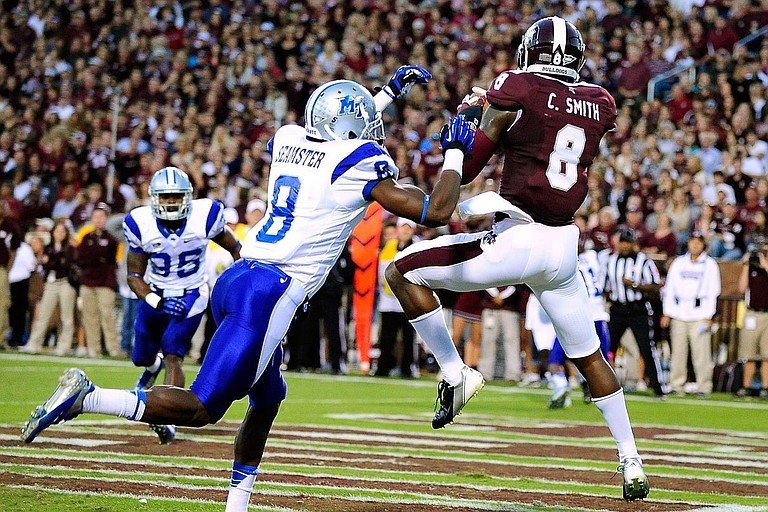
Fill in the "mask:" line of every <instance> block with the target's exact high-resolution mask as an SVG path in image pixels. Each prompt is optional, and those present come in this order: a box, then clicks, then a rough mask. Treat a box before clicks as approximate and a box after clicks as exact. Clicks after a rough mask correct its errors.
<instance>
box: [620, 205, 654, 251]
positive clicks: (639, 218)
mask: <svg viewBox="0 0 768 512" xmlns="http://www.w3.org/2000/svg"><path fill="white" fill-rule="evenodd" d="M639 202H640V201H639V198H638V197H637V196H632V197H631V198H630V202H629V203H628V204H627V219H626V221H625V222H624V224H622V225H620V226H619V227H618V229H619V230H621V229H622V228H628V229H631V230H632V231H633V232H634V233H635V238H636V239H637V240H644V239H645V237H647V236H648V228H647V227H646V226H645V222H644V219H643V209H642V207H641V206H640V205H639V204H638V203H639Z"/></svg>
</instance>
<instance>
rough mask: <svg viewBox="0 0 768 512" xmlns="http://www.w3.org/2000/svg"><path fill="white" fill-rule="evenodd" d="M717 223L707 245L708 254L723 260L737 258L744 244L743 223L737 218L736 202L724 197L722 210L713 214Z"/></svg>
mask: <svg viewBox="0 0 768 512" xmlns="http://www.w3.org/2000/svg"><path fill="white" fill-rule="evenodd" d="M715 219H716V221H717V225H716V227H715V236H714V237H712V242H711V244H710V247H709V255H710V256H712V257H713V258H722V259H724V260H738V259H739V258H741V256H742V255H743V254H744V251H745V249H746V247H745V245H744V234H745V229H744V224H743V223H742V222H741V221H740V220H739V218H738V215H737V210H736V202H735V201H734V200H733V199H726V200H725V201H724V204H723V211H722V212H721V213H720V214H715Z"/></svg>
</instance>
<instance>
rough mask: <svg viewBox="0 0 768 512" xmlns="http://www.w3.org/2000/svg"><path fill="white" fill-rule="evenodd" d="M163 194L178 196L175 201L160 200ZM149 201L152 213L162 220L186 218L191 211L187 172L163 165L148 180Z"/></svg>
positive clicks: (190, 187)
mask: <svg viewBox="0 0 768 512" xmlns="http://www.w3.org/2000/svg"><path fill="white" fill-rule="evenodd" d="M163 195H176V196H180V198H179V199H178V200H177V201H174V202H168V201H167V200H163V201H162V202H161V201H160V197H161V196H163ZM149 203H150V205H151V206H152V213H153V214H154V216H155V217H157V218H158V219H162V220H181V219H186V218H187V216H189V213H190V212H191V211H192V183H191V182H190V181H189V177H188V176H187V173H185V172H184V171H182V170H181V169H179V168H178V167H163V168H162V169H160V170H159V171H157V172H156V173H155V174H154V175H153V176H152V179H151V180H150V182H149Z"/></svg>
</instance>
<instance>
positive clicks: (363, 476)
mask: <svg viewBox="0 0 768 512" xmlns="http://www.w3.org/2000/svg"><path fill="white" fill-rule="evenodd" d="M71 366H79V367H80V368H82V369H84V370H85V371H86V372H87V373H88V375H89V377H90V378H91V379H92V380H93V381H95V382H96V383H97V384H98V385H100V386H102V387H117V388H129V387H131V386H132V385H133V384H134V382H135V379H136V377H137V375H138V372H137V371H136V369H135V368H133V367H132V366H131V364H130V363H128V362H125V361H113V360H107V359H104V360H86V359H74V358H72V359H63V358H55V357H48V356H27V355H20V354H15V353H2V354H0V369H1V372H0V375H2V385H1V387H0V389H2V391H3V392H2V395H1V396H0V511H7V512H21V511H25V512H26V511H29V510H49V511H64V512H68V511H72V512H74V511H78V512H81V511H92V512H96V511H104V512H106V511H109V512H111V511H115V512H123V511H152V512H162V511H213V510H224V505H223V504H224V502H225V500H226V492H227V485H228V480H229V470H230V467H231V457H232V446H231V445H232V439H233V436H234V433H235V430H236V428H237V425H238V423H239V420H240V418H242V415H243V413H244V411H245V406H246V403H245V401H241V402H238V403H236V404H235V405H233V406H232V408H231V409H230V410H229V412H228V413H227V415H226V417H225V418H224V420H222V421H221V422H219V424H217V425H213V426H209V427H206V428H203V429H191V428H180V429H179V433H178V437H177V441H176V442H175V443H173V444H171V445H167V446H161V445H159V444H158V443H157V439H156V436H155V435H154V433H152V432H151V431H149V429H148V428H147V427H146V426H145V425H143V424H139V423H131V422H128V421H126V420H121V419H115V418H112V417H107V416H100V415H86V416H81V417H80V418H77V419H75V420H73V421H71V422H68V423H65V424H61V425H56V426H53V427H51V428H50V429H48V430H47V431H45V432H43V433H42V434H41V436H39V437H38V439H36V440H35V441H34V442H33V443H32V444H29V445H26V444H24V443H22V442H21V441H19V440H18V434H19V432H20V429H21V426H22V424H23V423H24V421H25V420H26V418H27V415H28V414H29V412H30V411H31V410H32V409H33V408H34V407H35V406H36V405H38V404H39V403H42V402H43V401H44V400H45V399H46V398H47V397H48V395H49V394H50V393H51V391H52V390H53V388H54V387H55V385H56V381H57V378H58V376H59V375H60V374H61V373H62V372H63V371H64V370H65V369H67V368H69V367H71ZM196 370H197V367H194V366H190V367H188V368H187V378H188V383H189V382H191V381H192V378H193V377H194V372H195V371H196ZM286 379H287V380H288V385H289V391H288V393H289V396H288V399H287V400H286V402H285V403H284V404H283V408H282V410H281V412H280V415H279V416H278V419H277V422H276V424H275V428H274V429H273V434H272V436H271V437H270V440H269V442H268V444H267V453H266V454H265V457H264V462H263V463H262V466H261V474H260V476H259V480H258V481H257V483H256V486H255V488H254V493H253V495H252V497H251V510H259V511H261V510H264V511H352V512H354V511H370V512H373V511H376V512H379V511H394V512H398V511H403V512H404V511H409V512H413V511H416V512H421V511H430V512H431V511H435V512H437V511H438V510H439V511H446V510H448V511H458V510H466V511H470V510H494V511H545V510H546V511H566V510H584V511H602V510H609V511H613V510H616V511H622V510H652V511H675V510H685V511H768V402H764V401H763V402H761V401H758V400H757V399H752V400H747V401H737V400H734V399H732V398H731V397H730V396H726V395H717V394H716V395H714V396H713V397H712V398H710V399H708V400H699V399H695V398H690V399H684V398H671V399H670V400H668V401H667V402H659V401H657V400H655V399H653V398H652V397H650V396H644V395H629V396H628V398H627V404H628V408H629V412H630V416H631V418H632V420H633V424H634V426H635V433H636V436H637V438H638V445H639V448H640V451H641V454H642V456H643V458H644V460H645V464H646V470H647V472H648V474H649V478H650V482H651V488H652V489H651V495H650V496H649V499H647V500H645V501H644V502H633V503H626V502H624V501H623V500H622V499H621V475H615V469H616V462H617V461H616V449H615V445H614V443H613V441H612V439H611V438H610V435H609V433H608V429H607V427H605V425H604V423H603V421H602V417H601V416H600V414H599V412H598V410H597V409H596V408H595V407H594V406H593V405H586V404H583V403H581V400H580V397H579V396H578V395H576V396H574V404H573V407H571V408H568V409H564V410H548V409H547V407H546V401H547V397H548V390H546V389H528V388H519V387H510V386H506V385H497V384H495V383H491V384H488V385H486V387H485V388H484V389H483V390H482V391H481V393H480V394H479V395H478V396H477V398H475V399H474V400H473V401H472V402H471V403H470V404H469V405H468V406H467V408H466V410H465V413H464V414H463V415H462V416H460V417H459V418H458V420H457V422H456V423H455V424H453V425H451V426H449V427H448V428H446V429H444V430H441V431H434V430H432V429H431V427H430V424H429V421H430V418H431V416H432V407H433V402H434V398H435V389H436V381H435V379H434V377H433V376H428V377H423V378H421V379H415V380H409V381H403V380H399V379H378V378H372V377H362V376H353V375H348V376H329V375H314V374H294V373H289V374H287V375H286Z"/></svg>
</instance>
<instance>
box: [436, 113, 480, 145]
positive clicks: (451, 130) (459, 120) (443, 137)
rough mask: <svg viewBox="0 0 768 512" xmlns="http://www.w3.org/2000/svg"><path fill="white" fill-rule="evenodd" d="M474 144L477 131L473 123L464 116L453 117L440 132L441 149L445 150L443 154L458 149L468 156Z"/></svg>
mask: <svg viewBox="0 0 768 512" xmlns="http://www.w3.org/2000/svg"><path fill="white" fill-rule="evenodd" d="M474 142H475V130H474V129H473V128H472V122H471V121H469V120H467V119H466V118H464V117H463V116H455V117H452V118H451V120H450V121H449V122H448V124H446V125H445V126H443V129H442V130H441V131H440V147H441V148H443V153H445V152H446V151H448V150H449V149H454V148H456V149H460V150H461V151H462V153H464V155H468V154H469V153H470V151H472V144H474Z"/></svg>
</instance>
